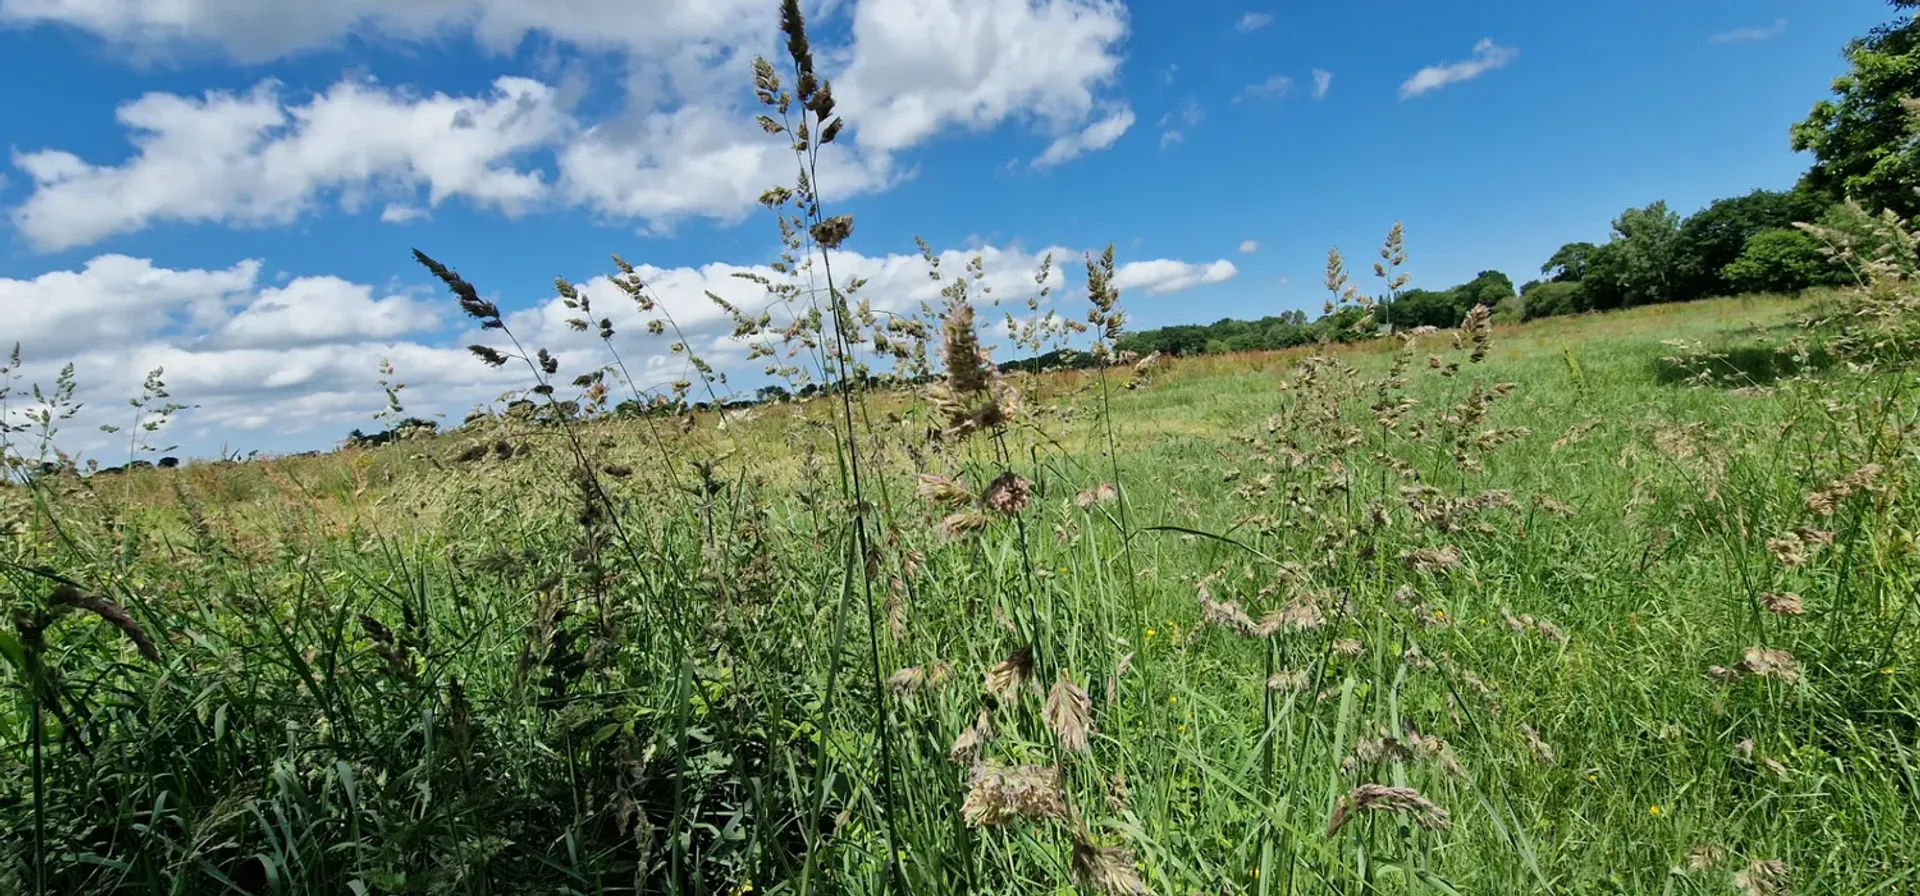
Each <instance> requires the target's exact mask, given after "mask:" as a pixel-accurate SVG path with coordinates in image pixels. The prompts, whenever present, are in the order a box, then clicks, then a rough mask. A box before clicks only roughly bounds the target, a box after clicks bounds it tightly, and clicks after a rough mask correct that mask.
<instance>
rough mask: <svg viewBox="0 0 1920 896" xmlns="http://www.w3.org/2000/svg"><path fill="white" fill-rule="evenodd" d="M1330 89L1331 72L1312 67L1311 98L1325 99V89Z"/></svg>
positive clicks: (1331, 86)
mask: <svg viewBox="0 0 1920 896" xmlns="http://www.w3.org/2000/svg"><path fill="white" fill-rule="evenodd" d="M1331 89H1333V72H1330V71H1326V70H1324V69H1317V68H1316V69H1314V70H1313V98H1314V99H1316V100H1322V99H1326V98H1327V91H1328V90H1331Z"/></svg>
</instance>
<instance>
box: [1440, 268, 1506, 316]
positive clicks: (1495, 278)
mask: <svg viewBox="0 0 1920 896" xmlns="http://www.w3.org/2000/svg"><path fill="white" fill-rule="evenodd" d="M1454 291H1455V292H1457V293H1459V294H1460V295H1459V300H1460V301H1461V302H1462V303H1464V305H1463V306H1462V307H1461V308H1460V316H1461V317H1462V318H1465V317H1466V315H1467V312H1468V311H1471V310H1473V306H1475V305H1485V306H1487V307H1488V308H1492V307H1494V306H1495V305H1498V304H1500V301H1501V300H1502V299H1510V298H1513V296H1514V291H1513V278H1511V277H1508V276H1507V275H1505V274H1502V273H1500V272H1499V271H1481V272H1480V274H1479V276H1476V277H1474V278H1473V279H1472V280H1469V281H1467V283H1466V285H1464V286H1460V287H1457V288H1456V289H1455V290H1454Z"/></svg>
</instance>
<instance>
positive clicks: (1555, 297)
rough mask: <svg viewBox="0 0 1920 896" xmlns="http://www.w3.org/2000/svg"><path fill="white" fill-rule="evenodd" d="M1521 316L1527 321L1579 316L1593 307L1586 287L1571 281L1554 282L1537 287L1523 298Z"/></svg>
mask: <svg viewBox="0 0 1920 896" xmlns="http://www.w3.org/2000/svg"><path fill="white" fill-rule="evenodd" d="M1521 299H1522V305H1521V316H1522V317H1523V318H1525V319H1526V320H1535V319H1538V318H1542V317H1556V316H1558V315H1562V314H1578V313H1579V312H1582V311H1585V310H1587V309H1588V308H1589V307H1591V306H1590V305H1589V303H1588V299H1587V295H1586V287H1585V286H1584V285H1582V284H1580V283H1577V282H1574V281H1571V280H1552V281H1548V282H1546V283H1541V284H1538V285H1536V286H1535V287H1534V288H1532V289H1529V290H1527V291H1526V293H1525V294H1524V295H1523V296H1521Z"/></svg>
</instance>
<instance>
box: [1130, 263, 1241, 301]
mask: <svg viewBox="0 0 1920 896" xmlns="http://www.w3.org/2000/svg"><path fill="white" fill-rule="evenodd" d="M1238 273H1240V270H1239V269H1238V268H1235V267H1234V266H1233V262H1231V261H1227V260H1226V259H1224V258H1223V259H1221V260H1219V261H1216V262H1214V263H1212V264H1193V263H1190V262H1185V261H1173V260H1171V259H1164V258H1163V259H1157V260H1154V261H1133V262H1128V263H1126V264H1123V265H1121V266H1120V267H1119V269H1118V270H1116V271H1114V272H1113V284H1114V285H1115V286H1117V287H1119V288H1120V289H1123V290H1126V289H1137V290H1141V291H1144V292H1146V293H1147V294H1148V295H1166V294H1167V293H1173V292H1180V291H1182V290H1188V289H1192V288H1194V287H1196V286H1204V285H1206V284H1209V283H1225V282H1226V281H1228V280H1232V279H1233V278H1234V275H1236V274H1238Z"/></svg>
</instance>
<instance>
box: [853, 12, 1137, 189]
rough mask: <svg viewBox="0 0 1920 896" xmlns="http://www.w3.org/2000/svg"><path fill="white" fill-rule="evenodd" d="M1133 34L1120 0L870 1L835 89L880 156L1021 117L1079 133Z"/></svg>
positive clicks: (864, 141)
mask: <svg viewBox="0 0 1920 896" xmlns="http://www.w3.org/2000/svg"><path fill="white" fill-rule="evenodd" d="M1126 35H1127V16H1126V10H1125V8H1124V7H1123V6H1121V5H1120V4H1119V3H1118V2H1116V0H863V2H861V3H860V4H859V5H858V6H857V7H856V8H855V9H854V12H853V47H852V49H851V53H852V60H853V61H852V63H851V64H850V65H849V66H848V67H847V69H846V71H845V73H844V74H843V75H842V76H841V77H839V78H837V79H836V80H835V82H834V94H835V96H836V97H838V98H839V100H840V105H841V108H842V110H843V111H844V112H845V114H846V118H847V120H848V122H849V123H850V124H851V125H852V127H853V128H854V129H855V131H856V133H857V135H858V137H859V140H860V144H861V146H863V147H865V148H868V149H872V150H876V151H879V152H889V151H893V150H897V149H902V148H905V147H909V146H913V145H916V144H918V143H920V142H922V141H925V140H926V139H928V138H930V137H932V136H934V135H935V134H938V133H939V132H941V131H942V130H944V129H946V128H949V127H958V128H962V129H966V130H973V131H980V130H985V129H988V128H991V127H994V126H997V125H999V124H1001V123H1003V122H1006V121H1009V120H1018V119H1023V118H1024V119H1030V120H1032V121H1035V122H1037V123H1039V124H1041V125H1043V126H1044V127H1045V129H1046V130H1047V131H1048V132H1050V133H1052V134H1053V135H1054V136H1056V137H1060V136H1062V135H1070V134H1071V132H1073V131H1083V130H1085V129H1086V128H1087V127H1088V119H1089V118H1091V117H1092V115H1093V114H1094V113H1095V110H1096V108H1097V105H1098V96H1097V93H1098V92H1099V91H1100V90H1101V89H1102V88H1104V87H1106V86H1108V85H1110V84H1111V83H1112V82H1113V81H1114V80H1115V79H1116V78H1117V76H1118V74H1119V70H1120V62H1121V55H1120V44H1121V42H1122V41H1123V40H1124V39H1125V38H1126ZM1113 120H1114V119H1113V118H1111V117H1109V118H1108V119H1105V121H1107V122H1111V121H1113ZM1094 124H1095V126H1098V124H1099V123H1098V122H1096V123H1094ZM1115 136H1118V135H1117V134H1116V135H1115ZM1108 142H1111V140H1109V141H1108ZM1088 148H1093V147H1088Z"/></svg>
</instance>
